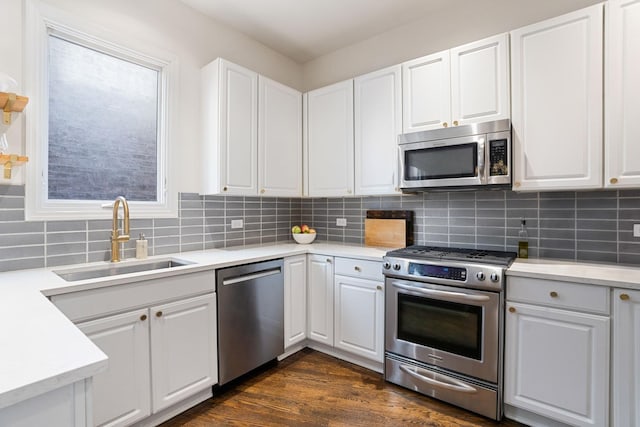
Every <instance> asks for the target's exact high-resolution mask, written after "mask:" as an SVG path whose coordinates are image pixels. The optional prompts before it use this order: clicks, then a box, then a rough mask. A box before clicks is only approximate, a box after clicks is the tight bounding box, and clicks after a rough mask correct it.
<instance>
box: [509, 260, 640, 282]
mask: <svg viewBox="0 0 640 427" xmlns="http://www.w3.org/2000/svg"><path fill="white" fill-rule="evenodd" d="M507 276H517V277H532V278H535V279H547V280H560V281H565V282H575V283H585V284H592V285H600V286H609V287H615V288H627V289H640V268H638V267H627V266H619V265H611V264H594V263H583V262H571V261H559V260H548V259H521V258H518V259H516V260H515V262H514V263H513V264H511V267H509V269H508V270H507Z"/></svg>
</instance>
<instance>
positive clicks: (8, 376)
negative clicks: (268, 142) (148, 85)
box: [0, 243, 640, 409]
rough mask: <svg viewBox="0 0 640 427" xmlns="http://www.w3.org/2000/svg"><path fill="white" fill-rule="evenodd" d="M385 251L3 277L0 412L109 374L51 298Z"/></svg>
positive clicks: (553, 266)
mask: <svg viewBox="0 0 640 427" xmlns="http://www.w3.org/2000/svg"><path fill="white" fill-rule="evenodd" d="M388 250H389V249H388V248H371V247H363V246H354V245H345V244H329V243H313V244H310V245H298V244H295V243H287V244H277V245H267V246H260V245H258V246H250V247H233V248H227V249H214V250H207V251H196V252H184V253H179V254H173V255H165V256H157V257H150V258H149V259H166V258H176V259H180V260H184V261H188V262H190V263H192V264H189V265H186V266H181V267H176V268H172V269H170V270H156V271H151V272H149V271H147V272H141V273H131V274H123V275H119V276H115V277H105V278H100V279H92V280H83V281H77V282H66V281H64V280H63V279H61V278H60V277H58V276H57V275H56V274H55V273H54V271H61V270H70V269H74V268H86V267H95V266H101V265H102V266H106V265H110V263H108V262H102V263H93V264H82V265H76V266H62V267H56V268H43V269H34V270H19V271H11V272H5V273H0V322H1V323H0V324H2V325H3V326H2V329H0V331H1V332H0V340H1V344H0V345H1V347H0V348H1V349H2V350H1V351H0V409H2V408H4V407H7V406H10V405H12V404H15V403H17V402H20V401H22V400H25V399H28V398H31V397H34V396H37V395H39V394H42V393H45V392H47V391H50V390H53V389H56V388H59V387H62V386H65V385H67V384H71V383H73V382H76V381H79V380H82V379H85V378H88V377H91V376H93V375H95V374H97V373H99V372H101V371H103V370H104V369H106V366H107V363H108V361H107V357H106V356H105V354H104V353H102V351H100V349H99V348H98V347H96V346H95V345H94V344H93V343H92V342H91V340H89V339H88V338H87V337H86V336H85V335H84V334H82V333H81V332H80V331H79V330H78V329H77V328H76V327H75V325H73V323H71V322H70V321H69V320H68V319H67V318H66V317H65V316H64V315H63V314H62V313H61V312H60V311H58V309H57V308H56V307H55V306H54V305H53V304H52V303H51V302H50V301H49V300H48V299H47V298H46V297H47V296H51V295H59V294H64V293H69V292H76V291H81V290H86V289H95V288H98V287H105V286H116V285H119V284H124V283H131V282H135V281H140V280H149V279H153V278H157V277H164V276H167V275H174V274H182V273H185V272H187V271H189V272H195V271H199V270H207V269H217V268H223V267H228V266H232V265H239V264H244V263H249V262H257V261H263V260H267V259H275V258H281V257H287V256H293V255H301V254H308V253H309V254H322V255H329V256H338V257H346V258H359V259H368V260H373V261H380V260H381V259H382V257H383V256H384V254H385V253H386V252H387V251H388ZM135 262H137V260H125V261H123V262H122V263H121V264H120V265H125V264H126V263H135ZM507 275H511V276H521V277H535V278H543V279H550V280H563V281H570V282H578V283H588V284H597V285H603V286H612V287H621V288H632V289H640V268H633V267H623V266H615V265H605V264H586V263H575V262H565V261H550V260H536V259H530V260H522V259H518V260H516V261H515V262H514V263H513V265H512V266H511V267H510V268H509V270H508V271H507Z"/></svg>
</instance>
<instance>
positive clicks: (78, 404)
mask: <svg viewBox="0 0 640 427" xmlns="http://www.w3.org/2000/svg"><path fill="white" fill-rule="evenodd" d="M90 414H91V378H88V379H86V380H82V381H77V382H75V383H73V384H69V385H66V386H63V387H60V388H58V389H55V390H51V391H50V392H48V393H44V394H41V395H39V396H35V397H32V398H31V399H27V400H23V401H21V402H19V403H16V404H15V405H11V406H9V407H6V408H3V409H0V426H11V427H35V426H47V427H90V426H93V421H92V420H91V416H90Z"/></svg>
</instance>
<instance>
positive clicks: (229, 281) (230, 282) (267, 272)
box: [222, 268, 280, 286]
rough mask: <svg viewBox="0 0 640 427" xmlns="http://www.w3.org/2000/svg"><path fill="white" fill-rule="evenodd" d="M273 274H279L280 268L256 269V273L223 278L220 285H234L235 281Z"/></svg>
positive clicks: (240, 281) (244, 280)
mask: <svg viewBox="0 0 640 427" xmlns="http://www.w3.org/2000/svg"><path fill="white" fill-rule="evenodd" d="M274 274H280V268H272V269H271V270H264V271H258V272H257V273H252V274H247V275H244V276H238V277H232V278H231V279H224V280H223V281H222V286H227V285H234V284H236V283H242V282H246V281H248V280H254V279H261V278H263V277H268V276H273V275H274Z"/></svg>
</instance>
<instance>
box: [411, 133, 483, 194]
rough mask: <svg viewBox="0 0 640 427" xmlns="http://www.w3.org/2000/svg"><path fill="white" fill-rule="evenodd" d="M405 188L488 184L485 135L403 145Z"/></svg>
mask: <svg viewBox="0 0 640 427" xmlns="http://www.w3.org/2000/svg"><path fill="white" fill-rule="evenodd" d="M399 149H400V156H399V159H400V173H401V178H402V180H401V183H400V186H401V187H402V188H409V189H410V188H420V187H451V186H471V185H482V184H486V181H487V179H486V174H485V162H486V154H485V135H476V136H467V137H461V138H454V139H447V140H439V141H427V142H414V143H409V144H401V145H399Z"/></svg>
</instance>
